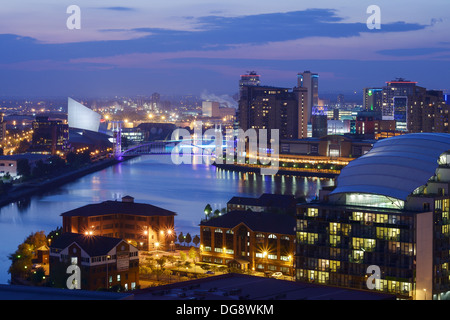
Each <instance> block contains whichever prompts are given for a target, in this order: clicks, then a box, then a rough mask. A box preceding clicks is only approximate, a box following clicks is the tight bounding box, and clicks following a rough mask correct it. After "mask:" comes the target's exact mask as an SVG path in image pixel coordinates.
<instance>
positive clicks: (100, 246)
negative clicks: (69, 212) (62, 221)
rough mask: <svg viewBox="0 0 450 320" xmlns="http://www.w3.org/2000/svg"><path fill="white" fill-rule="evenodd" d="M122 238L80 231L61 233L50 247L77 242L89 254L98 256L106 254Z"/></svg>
mask: <svg viewBox="0 0 450 320" xmlns="http://www.w3.org/2000/svg"><path fill="white" fill-rule="evenodd" d="M122 241H123V240H122V239H120V238H112V237H104V236H94V235H88V236H87V235H84V234H80V233H69V232H68V233H62V234H60V235H59V236H58V237H56V238H55V239H54V240H53V241H52V244H51V245H50V247H51V248H58V249H64V248H67V247H68V246H70V245H71V244H72V243H77V244H78V245H79V246H80V247H81V248H82V249H83V250H84V251H85V252H86V253H87V254H88V255H89V256H91V257H98V256H102V255H106V254H108V252H109V251H110V250H111V249H113V248H114V247H115V246H117V245H118V244H119V243H120V242H122Z"/></svg>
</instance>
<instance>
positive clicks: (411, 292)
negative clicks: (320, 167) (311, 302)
mask: <svg viewBox="0 0 450 320" xmlns="http://www.w3.org/2000/svg"><path fill="white" fill-rule="evenodd" d="M449 187H450V135H448V134H438V133H417V134H405V135H400V136H397V137H393V138H388V139H383V140H380V141H378V142H376V143H375V145H374V146H373V148H372V149H371V150H370V151H369V152H368V153H367V154H366V155H364V156H362V157H359V158H357V159H355V160H354V161H352V162H350V163H349V164H348V165H347V166H346V167H345V168H344V169H343V170H342V171H341V174H340V175H339V177H338V178H337V186H336V187H335V188H334V189H333V188H332V189H330V190H322V191H321V193H320V196H319V200H318V201H312V202H310V203H304V204H300V205H299V206H298V210H297V226H296V241H297V242H296V257H295V265H296V279H297V280H299V281H308V282H315V283H323V284H327V285H333V286H340V287H345V288H357V289H366V290H369V287H368V285H367V280H368V277H369V276H371V272H370V273H369V271H368V268H369V266H378V267H379V268H380V279H379V281H377V282H375V289H374V290H378V291H383V292H388V293H393V294H396V295H397V296H398V297H399V298H405V299H448V298H450V272H449V265H450V254H449V252H450V216H449V214H450V213H449V212H450V211H449V209H450V194H449V190H450V188H449Z"/></svg>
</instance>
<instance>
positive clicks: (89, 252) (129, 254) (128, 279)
mask: <svg viewBox="0 0 450 320" xmlns="http://www.w3.org/2000/svg"><path fill="white" fill-rule="evenodd" d="M49 263H50V265H49V268H50V269H49V270H50V278H51V280H52V281H53V282H54V284H55V286H57V287H62V288H67V279H68V277H69V276H70V274H72V273H69V274H68V272H67V270H68V267H69V266H71V265H77V266H78V267H79V268H80V269H79V275H80V283H79V285H80V289H82V290H98V289H101V288H112V287H115V286H118V285H120V286H121V288H122V289H123V290H134V289H136V288H137V287H138V286H139V251H138V249H137V248H136V247H134V246H133V245H131V244H130V243H128V242H126V241H124V240H122V239H118V238H112V237H104V236H95V235H84V234H78V233H62V234H61V235H59V236H58V237H56V238H55V239H54V240H53V241H52V243H51V244H50V253H49Z"/></svg>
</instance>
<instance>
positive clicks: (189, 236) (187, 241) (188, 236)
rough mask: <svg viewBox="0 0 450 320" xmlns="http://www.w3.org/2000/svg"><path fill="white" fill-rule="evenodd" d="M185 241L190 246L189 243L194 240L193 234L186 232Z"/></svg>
mask: <svg viewBox="0 0 450 320" xmlns="http://www.w3.org/2000/svg"><path fill="white" fill-rule="evenodd" d="M184 242H186V243H187V245H188V246H189V244H190V243H191V242H192V237H191V235H190V234H189V232H188V233H186V237H185V238H184Z"/></svg>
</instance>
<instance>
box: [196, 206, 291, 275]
mask: <svg viewBox="0 0 450 320" xmlns="http://www.w3.org/2000/svg"><path fill="white" fill-rule="evenodd" d="M295 223H296V220H295V217H293V216H291V215H288V214H279V213H269V212H252V211H230V212H228V213H226V214H224V215H222V216H219V217H216V218H212V219H210V220H207V221H202V222H201V224H200V244H201V246H200V248H201V261H203V262H207V263H215V264H220V265H226V266H228V267H236V268H240V269H243V270H253V271H260V272H282V273H284V274H286V275H293V254H294V238H295V231H294V228H295Z"/></svg>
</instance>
